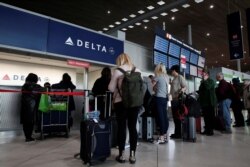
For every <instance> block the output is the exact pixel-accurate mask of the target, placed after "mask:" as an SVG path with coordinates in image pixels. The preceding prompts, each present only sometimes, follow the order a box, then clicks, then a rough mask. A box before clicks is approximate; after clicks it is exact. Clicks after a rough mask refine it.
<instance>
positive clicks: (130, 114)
mask: <svg viewBox="0 0 250 167" xmlns="http://www.w3.org/2000/svg"><path fill="white" fill-rule="evenodd" d="M116 64H117V66H118V68H116V69H115V71H114V73H113V75H112V77H111V81H110V83H109V86H108V88H109V90H110V91H111V92H113V93H114V94H113V103H114V110H115V113H116V119H117V125H118V133H117V135H118V136H117V139H118V147H119V155H118V156H117V157H116V160H117V161H118V162H120V163H124V162H125V155H124V150H125V141H126V126H127V123H128V130H129V137H130V141H129V142H130V157H129V162H130V163H132V164H133V163H135V161H136V159H135V151H136V146H137V130H136V123H137V117H138V111H139V108H140V106H138V107H131V108H126V107H124V105H123V103H122V97H121V94H122V92H121V85H122V80H123V78H124V74H123V73H122V71H121V70H119V68H120V69H122V70H124V71H127V72H128V71H130V72H131V71H132V70H133V68H134V67H135V66H134V65H133V63H132V61H131V59H130V57H129V56H128V55H127V54H126V53H122V54H120V55H119V56H118V57H117V59H116ZM135 71H136V72H140V70H139V69H138V68H135Z"/></svg>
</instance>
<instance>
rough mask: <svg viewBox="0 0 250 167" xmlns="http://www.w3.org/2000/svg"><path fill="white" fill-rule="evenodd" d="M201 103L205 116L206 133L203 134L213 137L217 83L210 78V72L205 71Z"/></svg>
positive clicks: (200, 93)
mask: <svg viewBox="0 0 250 167" xmlns="http://www.w3.org/2000/svg"><path fill="white" fill-rule="evenodd" d="M199 102H200V105H201V107H202V112H203V114H204V122H205V131H204V132H202V133H201V134H205V135H208V136H212V135H213V134H214V132H213V121H214V119H215V118H214V116H215V113H214V108H215V106H216V95H215V82H214V81H213V80H212V79H211V78H209V71H207V70H203V75H202V81H201V84H200V87H199Z"/></svg>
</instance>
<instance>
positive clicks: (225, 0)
mask: <svg viewBox="0 0 250 167" xmlns="http://www.w3.org/2000/svg"><path fill="white" fill-rule="evenodd" d="M159 1H161V2H165V4H164V5H159V4H158V3H157V2H159ZM195 1H202V0H0V2H4V3H7V4H10V5H14V6H17V7H20V8H24V9H27V10H31V11H34V12H37V13H40V14H44V15H47V16H51V17H54V18H57V19H61V20H64V21H67V22H71V23H74V24H77V25H81V26H83V27H87V28H90V29H93V30H96V31H102V32H103V33H110V32H111V31H113V30H115V29H116V28H117V27H118V28H119V27H120V30H121V28H122V26H123V25H124V26H125V27H123V28H126V29H127V30H126V31H125V32H126V40H128V41H132V42H135V43H138V44H140V45H143V46H145V47H147V48H149V49H152V46H153V41H154V30H155V27H163V22H165V27H166V31H168V32H169V33H171V34H172V35H174V36H175V37H176V38H177V39H179V40H182V41H184V42H186V43H187V41H188V40H187V38H188V25H191V26H192V43H193V47H195V48H196V49H198V50H201V51H204V53H205V56H206V65H207V67H208V68H212V67H222V66H223V67H227V68H231V69H234V70H237V63H236V61H230V60H229V48H228V36H227V25H226V16H227V14H229V13H232V12H235V11H238V10H240V11H241V18H242V26H243V28H242V29H243V40H244V51H245V52H244V54H245V55H244V59H242V60H241V69H242V71H250V55H249V45H248V38H247V25H246V24H247V23H246V13H245V9H246V8H250V0H203V2H200V3H196V2H195ZM176 4H178V5H176ZM184 4H189V6H188V5H186V7H183V5H184ZM173 5H176V6H175V7H174V6H173ZM148 6H154V7H155V8H154V9H152V10H149V9H148V8H147V7H148ZM173 8H176V9H178V11H177V12H173V11H171V9H173ZM138 11H144V12H145V13H143V14H140V13H138ZM163 12H166V13H167V15H166V16H162V15H161V14H162V13H163ZM131 14H134V15H136V16H135V17H134V18H132V17H133V16H130V15H131ZM152 16H157V17H158V18H157V19H152ZM123 18H127V19H128V21H125V22H124V21H122V19H123ZM173 18H174V19H173ZM141 19H143V20H148V21H149V22H144V21H142V20H141ZM119 22H120V24H119ZM138 22H139V23H141V24H140V25H139V24H138V25H137V24H135V23H138ZM118 24H119V25H118ZM111 25H113V26H114V27H112V26H111ZM128 26H134V27H133V28H129V27H128ZM104 28H107V29H108V30H105V29H104ZM248 28H250V27H248Z"/></svg>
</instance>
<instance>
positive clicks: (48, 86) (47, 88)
mask: <svg viewBox="0 0 250 167" xmlns="http://www.w3.org/2000/svg"><path fill="white" fill-rule="evenodd" d="M43 86H44V88H45V89H46V91H49V92H50V89H51V85H50V83H49V82H45V83H44V85H43Z"/></svg>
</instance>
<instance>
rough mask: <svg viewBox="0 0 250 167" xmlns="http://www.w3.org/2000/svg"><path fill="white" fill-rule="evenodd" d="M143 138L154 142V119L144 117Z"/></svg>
mask: <svg viewBox="0 0 250 167" xmlns="http://www.w3.org/2000/svg"><path fill="white" fill-rule="evenodd" d="M142 119H143V122H142V123H143V125H142V129H143V130H142V135H143V136H142V137H143V139H144V140H146V141H149V142H152V141H153V133H154V118H153V117H142Z"/></svg>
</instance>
